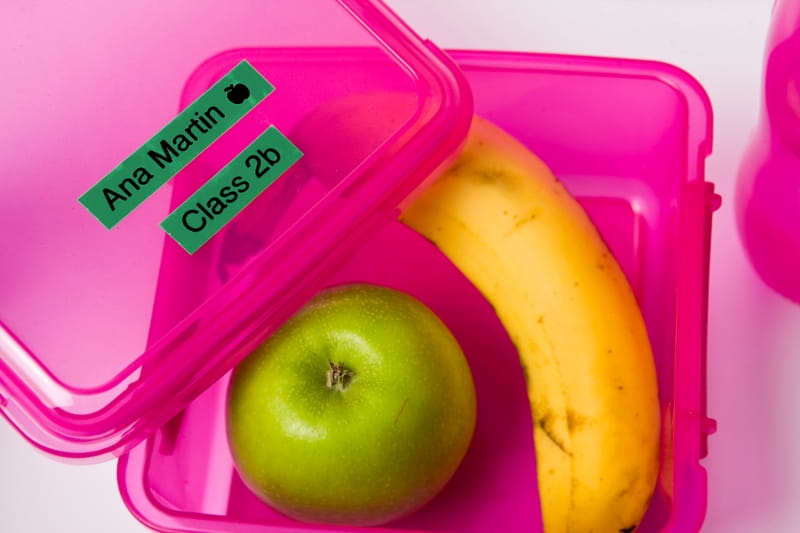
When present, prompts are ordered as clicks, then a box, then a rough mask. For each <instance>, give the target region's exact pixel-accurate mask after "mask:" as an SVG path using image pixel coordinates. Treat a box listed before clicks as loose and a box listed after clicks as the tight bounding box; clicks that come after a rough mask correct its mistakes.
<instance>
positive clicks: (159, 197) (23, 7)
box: [0, 0, 471, 459]
mask: <svg viewBox="0 0 800 533" xmlns="http://www.w3.org/2000/svg"><path fill="white" fill-rule="evenodd" d="M0 35H2V42H3V44H4V46H3V50H2V52H0V70H2V72H3V76H4V78H3V79H4V80H6V81H8V82H9V83H12V84H13V86H14V88H13V90H8V91H4V98H3V100H2V102H0V114H2V116H3V128H2V129H1V130H0V170H2V174H3V176H4V177H3V179H2V180H0V198H2V199H3V200H2V202H0V224H2V227H3V231H2V232H0V249H2V250H3V251H4V252H3V254H4V255H3V260H2V261H0V398H1V399H3V401H2V402H0V408H2V412H3V414H4V415H5V416H6V417H7V418H8V419H9V420H10V421H11V422H12V423H13V424H14V425H15V426H17V428H18V429H19V430H20V431H21V432H22V433H23V435H25V436H26V437H27V438H28V439H30V440H31V441H33V442H34V443H35V444H36V445H37V446H39V447H41V448H43V449H45V450H47V451H50V452H51V453H54V454H56V455H59V456H61V457H64V458H70V459H77V458H92V459H98V458H101V457H109V456H111V454H112V453H113V454H117V455H118V454H121V453H122V452H124V450H125V449H126V447H128V446H130V445H132V444H133V443H135V442H137V440H140V439H142V438H143V437H144V436H146V435H147V434H148V433H149V432H150V431H151V430H153V429H155V428H157V427H159V426H161V425H162V424H163V423H164V422H166V421H167V420H168V419H169V417H171V416H173V415H174V414H175V413H177V412H178V411H179V410H180V409H181V408H183V407H185V405H186V404H187V403H188V402H189V401H190V400H191V399H192V398H194V397H196V396H197V395H198V394H199V393H200V392H202V391H203V390H205V389H206V388H207V387H208V386H209V385H211V384H212V383H214V382H215V381H216V380H217V379H219V378H220V377H221V376H222V375H223V374H224V373H225V372H226V371H227V370H228V369H230V368H231V367H232V366H233V364H234V362H235V361H237V360H238V359H240V358H241V357H242V356H243V355H244V354H245V353H247V351H248V346H250V347H252V346H253V345H254V344H255V343H257V342H259V341H261V340H263V338H264V337H265V336H266V335H267V334H268V333H269V331H270V327H271V325H274V324H278V323H280V322H281V321H282V320H283V319H284V318H285V317H286V316H287V315H288V314H289V313H291V312H292V311H293V310H294V309H296V308H297V307H298V306H299V303H298V302H302V301H304V300H305V299H306V298H307V297H308V296H309V294H310V293H311V292H313V291H314V288H315V286H316V283H317V282H318V281H319V274H320V272H322V271H324V269H325V268H327V267H326V265H327V264H328V263H332V264H336V263H337V261H338V262H341V260H343V258H344V257H346V256H347V254H348V250H349V249H350V248H351V247H352V246H353V245H354V244H355V243H357V242H359V240H360V239H361V238H362V237H363V236H364V235H367V234H369V232H370V231H372V229H373V228H376V227H380V226H381V225H382V224H385V223H386V222H387V221H389V220H392V219H393V218H394V217H395V215H396V213H395V210H396V208H397V205H398V203H399V202H400V201H401V200H402V199H403V198H405V197H406V196H407V195H408V193H409V191H410V190H412V189H413V188H415V187H416V186H418V185H419V183H420V181H421V180H423V179H424V178H426V177H427V176H429V175H430V173H431V172H433V171H434V170H435V169H436V168H437V166H439V165H440V164H442V163H443V161H445V160H446V159H447V157H449V156H451V155H452V153H453V152H454V151H455V150H456V149H457V147H458V146H459V144H460V143H461V142H462V141H463V138H464V136H465V134H466V129H467V127H468V125H469V119H470V116H471V101H470V94H469V88H468V87H467V86H466V85H465V82H464V80H463V77H462V76H461V75H460V73H459V72H458V71H457V70H456V69H455V68H454V66H453V65H452V63H451V61H450V60H449V58H447V57H446V56H444V55H443V54H442V53H441V52H440V51H438V50H437V49H436V48H435V47H433V46H430V45H429V44H428V43H425V42H423V41H421V40H420V39H419V38H418V37H417V36H415V35H414V34H413V32H411V31H410V30H408V29H407V28H406V27H405V26H404V25H403V23H402V22H401V21H399V20H397V19H396V18H395V17H394V15H393V14H392V13H391V12H390V11H389V10H388V9H387V8H385V7H384V6H383V5H382V4H381V3H380V2H377V1H372V0H340V1H339V2H336V1H334V0H292V1H291V2H287V1H283V0H258V1H257V0H236V1H226V2H219V1H217V0H201V1H196V0H191V1H190V0H180V1H172V2H168V3H167V4H165V3H163V2H156V1H143V2H122V3H115V2H107V1H104V0H92V1H87V2H81V3H80V5H79V6H77V5H72V4H70V3H63V2H32V3H25V2H6V3H3V5H2V7H0ZM336 46H347V47H348V50H351V51H352V52H353V53H354V54H356V57H358V58H359V60H358V61H349V62H346V63H343V64H339V62H338V60H337V55H336V54H337V48H335V47H336ZM264 47H269V49H270V50H272V53H271V55H270V56H269V57H268V58H263V57H261V52H260V50H261V49H263V48H264ZM300 47H302V48H303V50H302V51H301V50H300ZM298 57H300V58H301V60H298ZM243 59H247V60H249V61H250V62H251V64H253V65H254V66H256V68H257V69H258V70H259V71H260V72H261V73H262V74H263V75H264V77H266V78H267V79H268V80H269V81H270V82H271V83H272V84H273V85H274V86H275V88H276V89H275V92H274V93H273V94H271V95H270V96H268V97H267V98H266V99H265V100H264V101H262V102H261V103H260V104H259V105H257V106H256V107H255V109H253V110H252V111H251V112H250V113H249V114H248V115H246V116H245V118H243V119H242V120H241V121H239V122H238V123H237V124H236V125H234V126H233V127H232V128H231V129H230V130H229V131H228V132H226V133H225V134H223V136H222V137H221V138H220V139H219V140H218V141H217V142H215V143H214V144H212V145H211V147H210V148H209V149H208V150H207V151H205V152H203V153H202V154H201V155H200V156H199V157H198V158H196V159H195V160H194V161H192V162H191V163H190V164H189V165H188V166H187V167H186V168H185V169H184V170H183V171H181V172H180V173H178V174H177V175H176V176H175V177H174V178H173V179H172V180H171V181H169V182H168V183H167V184H166V185H165V186H163V187H161V188H160V189H159V190H158V191H157V192H156V193H155V194H154V195H153V196H151V197H150V198H149V199H148V200H147V201H145V202H144V203H143V204H142V205H141V206H140V207H139V208H138V209H136V210H135V211H133V212H132V213H131V214H130V216H128V217H127V218H125V219H124V220H123V221H122V222H121V223H120V224H119V225H118V226H116V227H114V228H113V229H112V230H106V229H105V228H104V227H103V226H102V225H101V224H100V223H99V222H98V221H97V220H95V219H94V218H93V217H92V215H90V214H89V212H88V211H87V210H86V209H84V208H83V206H81V205H80V204H79V203H78V197H79V196H81V195H82V194H83V193H84V192H86V191H87V190H88V189H89V188H90V187H91V186H92V185H94V184H95V183H96V182H98V181H99V180H100V179H101V178H102V177H103V176H104V175H105V174H107V173H108V172H110V171H111V170H112V169H113V168H114V167H116V166H117V164H118V163H119V162H120V161H122V160H123V159H124V158H125V157H127V156H128V155H129V154H131V153H132V152H133V151H134V150H135V149H137V148H138V147H139V146H140V145H141V144H142V143H143V142H144V141H146V140H147V139H149V138H150V137H151V136H152V135H154V134H156V133H157V132H158V131H159V130H160V129H161V128H162V127H163V126H164V125H165V124H167V122H168V121H169V120H171V119H172V118H173V117H174V116H175V115H176V113H177V112H178V111H179V110H180V109H182V108H184V107H185V106H186V105H187V104H189V103H190V102H191V101H192V100H193V99H194V98H195V97H196V96H198V95H199V94H200V93H202V92H203V91H204V90H206V89H207V88H208V87H209V86H210V85H212V84H213V83H214V82H215V81H216V80H217V79H219V78H220V77H221V76H222V75H223V74H225V73H226V72H227V71H228V70H229V69H231V68H232V67H233V66H234V65H236V64H237V63H238V62H239V61H241V60H243ZM387 91H388V92H391V93H392V94H396V95H400V99H399V100H398V102H397V105H395V106H393V107H392V113H391V114H384V115H381V114H377V113H376V114H374V117H373V120H372V123H371V124H372V127H371V128H370V129H368V130H367V131H364V132H361V137H360V142H359V143H357V144H356V145H354V146H353V148H352V149H351V150H349V151H343V152H340V153H330V152H325V151H324V150H320V149H319V148H318V147H319V146H321V145H323V144H324V143H320V142H318V141H319V139H320V138H323V139H324V138H325V137H328V136H334V135H336V134H337V132H336V131H335V129H331V130H329V131H315V132H306V133H305V134H304V135H305V137H295V138H292V139H291V140H293V141H294V142H295V144H297V145H298V146H299V148H300V149H301V150H303V151H304V152H305V156H304V157H305V158H306V159H308V158H320V157H324V158H325V159H326V162H327V165H326V166H325V172H326V175H325V176H312V177H317V178H323V181H324V183H325V184H326V186H325V187H323V188H319V187H317V188H313V187H310V186H309V187H307V186H306V185H307V184H308V183H310V182H309V181H308V180H307V179H306V178H307V177H308V176H307V174H308V173H309V171H308V169H307V166H306V165H303V164H302V160H301V162H300V163H298V164H297V165H295V166H294V167H293V168H292V169H291V170H290V171H289V172H288V173H287V174H285V175H284V176H282V177H281V178H280V179H279V180H278V182H277V183H276V184H275V185H273V186H272V187H270V188H269V189H268V190H267V191H266V192H265V193H264V194H262V195H261V196H260V197H258V199H257V200H256V201H255V202H254V203H253V204H251V205H249V206H248V207H246V208H245V209H244V211H242V212H241V213H240V214H239V215H238V216H237V217H236V218H235V219H234V220H233V222H232V223H231V224H229V225H228V226H226V227H225V228H224V229H223V230H222V231H221V232H219V233H218V234H217V235H215V236H214V237H213V238H211V240H210V241H209V242H208V243H207V244H206V245H205V246H204V247H202V248H201V249H200V250H199V251H198V252H197V253H195V254H194V255H189V254H187V253H186V252H184V251H183V250H182V249H181V248H179V247H178V245H177V244H176V243H175V242H173V241H172V239H170V238H168V237H167V236H166V235H165V233H164V231H163V230H162V229H161V228H160V227H159V224H160V222H161V221H162V220H163V219H164V218H165V217H166V216H167V214H168V213H169V212H170V211H171V209H172V208H173V207H175V206H177V205H178V203H179V202H181V201H182V200H184V199H185V198H186V197H187V196H188V195H189V194H190V193H192V192H193V191H194V190H196V189H197V187H198V186H199V185H200V184H202V183H204V182H206V181H207V180H208V179H209V178H210V177H211V176H212V175H213V174H214V173H215V172H216V171H217V170H219V169H220V168H221V167H222V166H224V165H225V164H226V163H227V162H228V161H230V160H231V158H232V157H234V155H236V154H237V153H239V152H240V151H241V150H242V149H243V148H244V147H245V146H247V145H248V144H249V143H250V142H251V141H252V140H253V139H254V138H255V137H256V136H257V135H258V134H260V133H261V132H263V131H264V130H265V129H266V128H267V127H268V126H270V125H275V126H277V127H278V128H279V129H280V130H281V131H282V132H284V133H287V134H288V132H291V131H294V130H296V129H297V125H298V124H297V123H298V121H299V120H300V118H302V117H304V116H306V115H308V114H309V113H311V112H313V111H314V110H317V109H320V108H324V107H325V104H326V102H328V101H329V100H331V99H337V98H339V97H341V96H343V95H347V94H349V93H352V92H358V93H369V92H387ZM309 139H315V140H316V141H317V142H308V141H309ZM320 152H322V153H320ZM317 183H319V182H317ZM289 200H291V201H289ZM165 290H166V291H167V296H166V297H164V296H163V294H164V291H165Z"/></svg>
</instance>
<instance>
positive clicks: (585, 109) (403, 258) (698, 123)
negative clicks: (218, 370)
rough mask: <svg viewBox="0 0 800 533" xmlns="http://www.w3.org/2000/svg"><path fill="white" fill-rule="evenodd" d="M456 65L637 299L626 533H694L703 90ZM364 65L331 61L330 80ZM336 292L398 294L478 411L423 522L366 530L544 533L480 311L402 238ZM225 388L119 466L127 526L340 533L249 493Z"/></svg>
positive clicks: (627, 78)
mask: <svg viewBox="0 0 800 533" xmlns="http://www.w3.org/2000/svg"><path fill="white" fill-rule="evenodd" d="M263 53H264V54H265V55H269V54H271V53H272V52H271V51H269V50H264V51H263ZM452 55H453V57H454V58H455V59H456V60H457V62H458V63H459V65H460V66H461V67H462V68H463V69H464V72H465V74H466V76H467V78H468V80H469V82H470V84H471V87H472V91H473V95H474V99H475V109H476V111H477V112H478V113H479V114H481V115H483V116H485V117H487V118H488V119H490V120H492V121H493V122H495V123H497V124H498V125H500V126H501V127H503V128H504V129H506V130H507V131H509V132H510V133H512V134H513V135H515V136H516V137H517V138H518V139H520V140H521V141H522V142H523V143H525V144H526V145H528V146H529V147H530V148H531V149H532V150H533V151H535V152H536V153H537V154H539V155H540V156H541V157H542V159H543V160H544V161H545V162H546V163H547V164H548V165H549V166H550V167H551V168H552V169H553V171H554V172H555V173H556V175H557V176H558V177H559V178H560V179H562V180H563V181H564V182H565V184H566V185H567V186H568V187H569V188H570V189H571V190H572V191H573V192H574V193H575V194H576V195H577V196H578V197H579V199H580V201H581V203H582V204H583V205H584V206H585V207H586V209H587V210H588V212H589V214H590V215H591V217H592V218H593V220H594V221H595V223H596V224H597V226H598V227H599V229H600V231H601V232H602V234H603V236H604V238H605V239H606V240H607V241H608V243H609V245H610V246H611V248H612V250H613V252H614V254H615V255H616V257H617V258H618V259H619V261H620V263H621V265H622V267H623V268H624V270H625V272H626V274H627V276H628V278H629V280H630V281H631V283H632V285H633V287H634V288H635V291H636V295H637V297H638V300H639V302H640V304H641V308H642V311H643V313H644V317H645V320H646V323H647V327H648V331H649V334H650V336H651V339H652V342H653V346H654V351H655V357H656V364H657V370H658V378H659V387H660V400H661V405H662V413H663V423H664V436H663V450H662V452H663V453H662V466H661V473H660V479H659V483H658V488H657V491H656V494H655V497H654V499H653V502H652V505H651V508H650V509H649V512H648V513H647V516H646V518H645V520H644V522H643V524H642V526H641V528H640V529H637V531H640V532H642V533H654V532H662V533H666V532H674V533H678V532H680V533H689V532H697V531H699V530H700V525H701V523H702V521H703V517H704V515H705V508H706V473H705V470H704V469H703V467H702V466H701V465H700V459H701V458H702V457H703V456H704V455H705V450H706V448H705V446H706V444H705V443H706V437H707V435H708V433H710V432H711V431H713V428H714V424H713V421H712V420H710V419H708V418H707V417H706V412H705V356H706V352H705V350H706V329H705V325H706V309H707V276H708V257H709V256H708V254H709V238H710V230H711V213H712V211H713V210H714V209H716V208H717V207H718V206H719V197H718V196H717V195H716V194H715V193H714V192H713V186H712V185H711V184H710V183H707V182H706V181H704V170H703V169H704V160H705V157H706V156H707V155H708V153H709V151H710V148H711V122H710V121H711V109H710V105H709V102H708V100H707V99H706V96H705V94H704V92H703V90H702V89H701V88H700V87H699V86H698V85H697V84H696V83H695V82H694V81H693V80H692V79H691V78H690V77H689V76H688V75H687V74H685V73H683V72H682V71H679V70H677V69H675V68H673V67H670V66H668V65H664V64H659V63H647V62H634V61H624V60H614V59H600V58H586V57H563V56H547V55H536V54H512V53H501V52H497V53H493V52H468V51H454V52H452ZM300 57H302V56H300ZM357 60H358V57H357V55H356V56H351V55H349V54H346V53H345V51H343V50H342V51H339V58H338V60H337V61H339V65H344V64H347V63H348V62H349V61H357ZM217 266H218V265H217V264H214V263H212V264H209V265H208V268H209V269H212V270H213V269H215V268H217ZM531 268H535V265H531ZM346 281H365V282H372V283H378V284H384V285H388V286H391V287H395V288H399V289H401V290H404V291H407V292H409V293H410V294H412V295H414V296H416V297H417V298H419V299H421V300H422V301H423V302H425V303H426V304H427V305H429V306H430V307H431V308H432V309H433V310H434V311H435V312H436V313H437V314H438V315H439V316H440V317H442V319H443V320H444V322H445V323H446V324H447V325H448V326H449V327H450V328H451V329H452V331H453V332H454V334H455V335H456V337H457V338H458V340H459V342H460V343H461V344H462V346H463V347H464V349H465V352H466V355H467V358H468V360H469V363H470V365H471V368H472V370H473V375H474V377H475V383H476V388H477V394H478V398H479V402H478V424H477V429H476V433H475V437H474V441H473V443H472V446H471V448H470V450H469V452H468V454H467V456H466V458H465V460H464V462H463V463H462V465H461V467H460V468H459V470H458V472H457V473H456V475H455V477H454V478H453V479H452V481H451V482H450V483H449V484H448V486H447V487H446V488H445V489H444V491H443V492H442V493H441V494H440V495H439V496H438V497H437V498H436V499H435V500H433V501H432V502H431V503H430V504H429V505H428V506H427V507H425V508H424V509H422V510H421V511H419V512H417V513H416V514H414V515H412V516H409V517H407V518H405V519H403V520H401V521H398V522H396V523H393V524H390V525H388V526H386V527H385V528H373V529H367V530H366V531H425V532H463V533H470V532H474V533H479V532H480V533H484V532H486V531H502V532H508V533H512V532H523V531H524V532H531V531H541V526H540V520H541V517H540V514H539V505H538V495H537V489H536V485H537V484H536V465H535V458H534V457H535V456H534V448H533V441H532V428H531V418H530V412H529V407H528V402H527V397H526V393H525V384H524V378H523V375H522V370H521V367H520V365H519V362H518V359H517V356H516V353H515V350H514V348H513V346H512V344H511V342H510V341H509V339H508V337H507V334H506V333H505V331H504V329H503V327H502V326H501V324H500V323H499V322H498V320H497V318H496V317H495V315H494V313H493V311H492V309H491V307H490V306H489V305H488V303H487V302H486V301H485V300H484V299H483V298H482V296H481V295H480V294H479V293H478V292H477V290H476V289H475V288H474V287H473V286H472V285H471V284H470V283H469V281H468V280H467V279H465V278H464V276H463V275H462V274H461V273H460V272H459V271H458V270H456V269H455V268H454V267H453V266H452V265H451V264H450V263H449V262H448V261H447V259H446V258H445V257H444V256H443V255H442V254H441V253H439V252H438V251H437V250H436V249H435V248H434V247H433V246H432V245H431V244H430V243H429V242H427V241H426V240H425V239H423V238H421V237H420V236H418V235H417V234H416V233H414V232H413V231H411V230H409V229H408V228H406V227H405V226H403V225H402V224H400V223H399V222H396V223H394V224H392V225H389V226H387V227H386V228H384V229H383V230H382V231H381V232H379V233H378V234H376V235H375V236H373V237H372V238H370V239H368V240H365V241H364V242H363V243H362V245H361V246H360V247H359V249H358V250H357V252H356V253H355V254H354V255H353V256H352V257H350V258H349V260H348V261H347V263H346V264H344V265H343V266H342V267H341V268H338V269H335V270H330V271H328V272H327V283H329V284H334V283H339V282H346ZM226 386H227V376H226V377H225V378H223V379H222V380H220V381H219V382H218V383H217V384H215V385H214V386H213V387H211V388H210V389H209V390H207V391H206V392H205V393H204V394H203V395H202V396H201V397H199V398H198V399H197V400H196V401H194V402H192V403H191V404H190V405H189V407H188V408H187V409H186V410H184V411H183V412H182V413H181V414H180V415H179V416H177V417H175V418H174V419H173V420H172V421H170V422H169V423H168V424H167V425H165V426H164V427H163V428H161V429H160V430H159V431H158V432H157V433H156V434H155V435H154V436H153V437H152V438H150V439H148V440H147V442H146V443H145V444H143V445H140V446H138V447H136V448H134V449H133V450H132V451H131V452H130V453H129V454H127V455H126V456H124V457H123V458H122V459H121V460H120V466H119V482H120V488H121V491H122V494H123V498H124V500H125V502H126V504H127V505H128V506H129V507H130V509H131V510H132V512H133V513H134V514H135V515H136V516H137V517H138V518H139V519H140V520H142V521H143V522H144V523H146V524H147V525H149V526H150V527H152V528H154V529H156V530H159V531H197V532H212V531H213V532H277V531H281V532H283V531H286V532H288V531H307V532H310V531H351V530H350V529H348V528H327V527H316V526H309V525H307V524H301V523H299V522H294V521H292V520H289V519H287V518H285V517H283V516H281V515H279V514H278V513H276V512H275V511H273V510H271V509H270V508H269V507H268V506H266V505H265V504H263V503H262V502H261V501H259V500H258V499H257V498H256V497H255V496H253V495H252V494H251V493H250V492H249V491H248V489H246V488H245V486H244V484H243V483H242V482H241V480H240V479H239V477H238V475H237V474H236V472H235V470H234V468H233V464H232V461H231V458H230V453H229V450H228V448H227V444H226V438H225V428H224V402H225V390H226ZM352 531H355V530H352Z"/></svg>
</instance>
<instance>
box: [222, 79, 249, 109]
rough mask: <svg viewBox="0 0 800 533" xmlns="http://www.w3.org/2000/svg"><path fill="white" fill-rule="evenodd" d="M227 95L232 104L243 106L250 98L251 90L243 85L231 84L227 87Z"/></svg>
mask: <svg viewBox="0 0 800 533" xmlns="http://www.w3.org/2000/svg"><path fill="white" fill-rule="evenodd" d="M225 94H227V95H228V100H230V101H231V103H233V104H241V103H242V102H244V101H245V100H247V98H248V97H249V96H250V89H248V88H247V85H245V84H243V83H237V84H236V85H233V84H231V85H228V86H227V87H225Z"/></svg>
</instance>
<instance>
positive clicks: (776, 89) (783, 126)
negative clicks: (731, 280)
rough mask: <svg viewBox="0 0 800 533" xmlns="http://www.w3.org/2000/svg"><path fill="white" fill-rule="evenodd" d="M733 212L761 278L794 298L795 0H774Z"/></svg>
mask: <svg viewBox="0 0 800 533" xmlns="http://www.w3.org/2000/svg"><path fill="white" fill-rule="evenodd" d="M736 215H737V221H738V224H739V230H740V234H741V236H742V240H743V242H744V245H745V248H746V250H747V252H748V255H749V257H750V260H751V262H752V264H753V266H754V267H755V269H756V271H757V272H758V273H759V275H760V276H761V278H762V279H763V280H764V282H766V283H767V285H769V286H770V287H772V288H773V289H774V290H776V291H777V292H778V293H780V294H782V295H783V296H785V297H787V298H789V299H791V300H793V301H795V302H797V303H800V275H798V272H800V2H798V1H797V0H777V1H776V2H775V4H774V6H773V12H772V24H771V26H770V31H769V35H768V38H767V42H766V52H765V58H764V87H763V97H762V105H761V116H760V120H759V123H758V126H757V128H756V131H755V132H754V134H753V138H752V141H751V144H750V147H749V148H748V150H747V152H746V153H745V155H744V157H743V158H742V162H741V166H740V171H739V180H738V183H737V190H736Z"/></svg>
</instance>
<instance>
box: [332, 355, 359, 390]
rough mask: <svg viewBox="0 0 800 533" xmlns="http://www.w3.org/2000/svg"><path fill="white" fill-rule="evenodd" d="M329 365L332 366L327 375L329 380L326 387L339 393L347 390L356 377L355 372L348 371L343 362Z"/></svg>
mask: <svg viewBox="0 0 800 533" xmlns="http://www.w3.org/2000/svg"><path fill="white" fill-rule="evenodd" d="M328 364H329V365H330V369H329V370H328V372H327V374H326V376H327V378H328V380H327V383H326V385H327V386H328V388H329V389H332V390H338V391H339V392H342V391H344V390H345V389H347V386H348V385H349V384H350V380H351V379H352V378H353V376H355V375H356V374H355V372H353V371H352V370H348V369H346V368H345V367H344V366H343V363H341V362H339V363H338V364H337V363H334V362H333V361H328Z"/></svg>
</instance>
